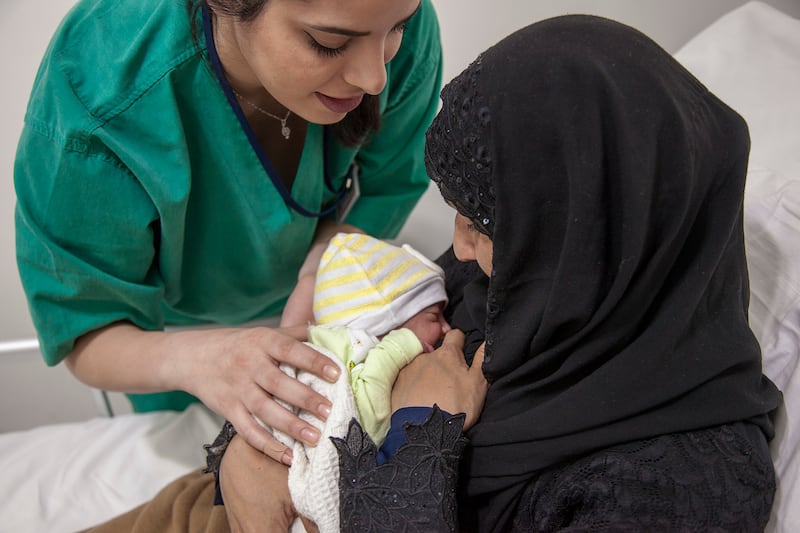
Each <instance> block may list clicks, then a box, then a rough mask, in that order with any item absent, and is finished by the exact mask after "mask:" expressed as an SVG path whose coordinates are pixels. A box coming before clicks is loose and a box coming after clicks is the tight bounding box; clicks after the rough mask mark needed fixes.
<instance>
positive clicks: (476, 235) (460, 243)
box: [453, 213, 494, 276]
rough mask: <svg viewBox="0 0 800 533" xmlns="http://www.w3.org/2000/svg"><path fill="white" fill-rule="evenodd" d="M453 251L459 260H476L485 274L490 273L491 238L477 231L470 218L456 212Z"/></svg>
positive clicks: (492, 251) (492, 250)
mask: <svg viewBox="0 0 800 533" xmlns="http://www.w3.org/2000/svg"><path fill="white" fill-rule="evenodd" d="M453 252H455V254H456V258H458V260H459V261H462V262H465V263H466V262H467V261H477V262H478V266H479V267H481V270H483V272H484V273H485V274H486V275H487V276H491V275H492V255H493V253H494V245H493V244H492V239H490V238H489V237H488V236H487V235H486V234H484V233H481V232H480V231H478V230H477V229H476V228H475V224H473V222H472V221H471V220H470V219H468V218H467V217H465V216H463V215H460V214H458V213H456V220H455V222H454V224H453Z"/></svg>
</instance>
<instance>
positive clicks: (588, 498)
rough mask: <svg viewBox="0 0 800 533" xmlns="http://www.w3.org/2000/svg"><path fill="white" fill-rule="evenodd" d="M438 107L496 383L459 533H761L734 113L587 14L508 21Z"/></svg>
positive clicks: (458, 247)
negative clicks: (476, 269)
mask: <svg viewBox="0 0 800 533" xmlns="http://www.w3.org/2000/svg"><path fill="white" fill-rule="evenodd" d="M442 99H443V107H442V110H441V112H440V113H439V115H438V117H437V118H436V119H435V120H434V123H433V125H432V126H431V128H430V129H429V132H428V142H427V146H426V158H427V161H426V163H427V167H428V173H429V175H430V176H431V178H432V179H433V181H435V182H436V184H437V185H438V186H439V188H440V190H441V193H442V195H443V197H444V198H445V200H447V201H448V203H450V204H451V205H452V206H453V207H455V209H456V210H457V211H458V216H457V218H456V231H455V237H454V250H455V255H456V256H458V258H459V259H461V260H473V259H478V260H479V261H478V263H479V264H480V266H482V267H483V270H484V271H485V273H486V275H483V274H482V273H481V275H480V276H478V277H477V278H476V279H475V280H474V281H472V282H471V283H469V284H466V285H465V286H463V287H458V290H457V291H456V292H454V294H453V296H454V298H453V300H454V302H456V305H455V307H454V308H453V317H452V324H453V326H454V327H458V328H461V329H463V330H465V332H466V333H467V340H468V342H467V346H466V348H465V352H467V356H468V359H469V356H470V352H472V351H474V350H475V347H477V346H479V345H480V344H481V342H484V341H485V345H484V346H485V360H484V362H483V371H484V374H485V376H486V379H487V380H488V381H489V383H490V387H489V391H488V396H487V397H486V401H485V406H484V409H483V412H482V414H481V417H480V420H479V422H478V423H477V424H476V425H475V426H474V427H472V428H471V429H470V430H469V431H468V432H467V437H468V438H469V442H470V445H469V447H468V448H467V452H466V453H465V457H464V459H463V461H462V467H463V468H462V472H461V479H460V480H459V485H460V487H461V490H460V498H459V501H458V505H459V514H460V517H461V520H460V527H461V529H467V530H471V529H474V530H476V531H480V532H486V531H509V530H520V531H551V530H560V529H569V528H574V529H581V528H585V529H586V530H591V531H600V530H628V529H629V530H637V531H643V530H647V531H653V530H670V531H673V530H713V529H736V530H740V531H741V530H746V531H753V530H759V529H763V527H764V526H765V524H766V522H767V520H768V518H769V512H770V507H771V505H772V499H773V494H774V490H775V481H774V472H773V467H772V463H771V460H770V455H769V449H768V446H767V440H768V439H769V438H771V437H772V434H773V428H772V423H771V419H770V413H771V412H772V411H773V410H774V409H775V408H776V407H777V406H778V405H779V403H780V401H781V395H780V392H779V391H778V390H777V389H776V387H775V386H774V385H773V384H772V383H771V382H770V381H769V380H768V379H767V378H766V377H765V376H764V375H763V374H762V369H761V354H760V348H759V346H758V343H757V341H756V339H755V337H754V335H753V333H752V332H751V330H750V328H749V325H748V317H747V312H748V300H749V286H748V277H747V267H746V262H745V250H744V238H743V227H742V213H743V211H742V195H743V189H744V180H745V174H746V170H747V160H748V152H749V136H748V130H747V126H746V124H745V122H744V120H743V119H742V118H741V117H740V116H739V115H738V114H737V113H735V112H734V111H733V110H731V109H730V108H729V107H728V106H726V105H725V104H724V103H723V102H721V101H720V100H718V99H717V98H716V97H715V96H714V95H713V94H711V93H710V92H709V91H708V90H707V89H706V88H705V87H704V86H703V85H702V84H701V83H700V82H699V81H698V80H697V79H695V78H694V77H693V76H692V75H691V74H690V73H689V72H687V71H686V70H685V69H684V68H683V67H682V66H681V65H680V64H679V63H678V62H677V61H675V60H674V59H673V58H672V57H671V56H670V55H669V54H667V53H666V52H665V51H664V50H662V49H661V48H660V47H658V45H656V44H655V43H654V42H653V41H651V40H650V39H649V38H647V37H646V36H644V35H642V34H641V33H639V32H638V31H636V30H634V29H632V28H629V27H627V26H624V25H621V24H619V23H615V22H613V21H610V20H607V19H603V18H598V17H592V16H565V17H558V18H554V19H550V20H546V21H543V22H540V23H537V24H533V25H531V26H529V27H527V28H524V29H522V30H520V31H518V32H516V33H514V34H512V35H511V36H509V37H508V38H506V39H504V40H503V41H501V42H500V43H498V44H497V45H495V46H494V47H493V48H491V49H489V50H488V51H486V52H485V53H484V54H482V56H481V57H480V58H479V59H478V60H476V61H475V62H474V63H473V64H472V65H471V66H470V67H469V68H467V69H466V70H465V71H464V72H463V73H462V74H461V75H459V76H458V77H457V78H455V79H454V80H453V81H452V82H450V83H449V84H448V85H447V87H446V88H445V89H444V91H443V92H442ZM487 250H488V252H487ZM487 253H488V256H489V265H488V267H487V265H486V256H487ZM450 258H451V259H452V252H451V255H450ZM481 260H482V261H481ZM443 261H444V262H445V263H447V257H444V258H443ZM450 266H452V263H450ZM453 272H454V270H453V269H449V272H448V274H452V273H453ZM458 273H459V275H457V276H454V275H451V276H450V281H451V282H453V281H454V280H455V278H458V279H459V280H462V279H463V277H464V276H463V275H462V274H464V272H463V270H461V271H459V272H458ZM420 361H421V362H422V361H424V358H422V359H420ZM420 364H421V363H420ZM413 367H414V365H412V366H411V367H409V368H413ZM403 383H407V384H408V382H407V381H405V382H404V381H402V380H401V381H399V382H398V386H403V385H402V384H403ZM408 386H412V385H410V384H408Z"/></svg>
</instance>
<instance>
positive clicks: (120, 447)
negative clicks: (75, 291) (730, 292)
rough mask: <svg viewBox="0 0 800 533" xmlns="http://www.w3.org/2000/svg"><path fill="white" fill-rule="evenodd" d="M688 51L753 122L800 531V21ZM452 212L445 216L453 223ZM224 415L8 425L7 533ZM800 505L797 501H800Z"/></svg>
mask: <svg viewBox="0 0 800 533" xmlns="http://www.w3.org/2000/svg"><path fill="white" fill-rule="evenodd" d="M676 56H677V57H678V59H679V60H680V61H681V62H683V63H684V64H685V65H686V66H687V67H688V68H689V69H690V70H692V71H693V72H694V73H695V74H696V75H697V76H698V78H700V79H701V80H702V81H703V82H704V83H705V84H706V85H707V86H708V87H709V88H710V89H711V90H712V91H713V92H715V93H716V94H717V95H719V96H720V97H721V98H722V99H723V100H724V101H726V102H727V103H729V104H730V105H731V106H732V107H734V108H735V109H737V110H738V111H739V112H740V113H742V115H743V116H744V117H745V118H746V119H747V121H748V123H749V125H750V130H751V136H752V142H753V149H752V153H751V164H750V172H749V177H748V185H747V197H746V200H745V225H746V227H745V229H746V236H747V246H748V254H749V257H748V262H749V267H750V275H751V289H752V303H751V321H752V325H753V329H754V331H755V332H756V335H757V336H758V337H759V340H760V341H761V344H762V347H763V350H764V358H765V371H766V372H767V374H768V375H769V376H770V377H772V378H773V380H774V381H775V382H776V383H777V384H778V386H779V387H780V388H781V389H782V390H783V392H784V400H785V405H784V408H783V409H782V410H781V412H780V415H779V418H778V424H777V436H776V439H775V440H774V441H773V443H772V451H773V455H774V457H775V464H776V471H777V473H778V493H777V499H776V503H775V507H774V509H773V516H772V519H771V520H770V524H769V526H768V528H767V529H768V531H770V532H781V533H789V532H795V531H800V509H797V507H798V505H797V502H800V453H798V451H797V450H798V441H799V440H800V420H797V418H798V413H800V370H798V360H800V21H798V20H797V19H794V18H791V17H788V16H786V15H784V14H782V13H780V12H779V11H777V10H775V9H774V8H771V7H770V6H768V5H766V4H763V3H760V2H751V3H748V4H745V5H744V6H742V7H740V8H738V9H736V10H735V11H733V12H731V13H729V14H727V15H726V16H724V17H722V18H720V19H719V20H718V21H716V22H715V23H714V24H712V25H711V26H710V27H709V28H707V29H705V30H704V31H702V32H701V33H700V34H698V36H696V37H695V38H694V39H692V40H691V41H690V42H689V43H687V44H686V46H684V47H683V48H682V49H681V50H680V51H679V52H678V53H677V54H676ZM450 218H451V213H450V212H449V211H446V212H443V213H442V219H441V220H442V224H449V223H450ZM220 425H221V420H219V418H218V417H217V416H216V415H213V414H212V413H210V412H209V411H208V410H207V409H205V408H203V407H201V406H193V407H190V408H189V409H188V410H186V411H185V412H183V413H175V412H163V413H153V414H146V415H124V416H120V417H116V418H113V419H107V418H97V419H94V420H90V421H87V422H80V423H72V424H61V425H52V426H44V427H40V428H36V429H33V430H29V431H21V432H15V433H6V434H0V450H2V452H0V472H1V473H2V474H0V494H2V498H1V499H0V517H2V520H0V532H6V531H8V532H14V533H19V532H23V533H25V532H44V531H46V532H53V533H58V532H71V531H75V530H78V529H81V528H84V527H88V526H91V525H93V524H96V523H98V522H100V521H103V520H105V519H107V518H110V517H113V516H116V515H118V514H120V513H122V512H124V511H126V510H128V509H130V508H132V507H134V506H136V505H138V504H139V503H141V502H143V501H145V500H147V499H149V498H150V497H152V496H153V495H154V494H155V493H156V492H157V491H158V490H159V489H160V488H161V487H162V486H163V485H165V484H166V483H168V482H169V481H171V480H172V479H175V478H176V477H178V476H180V475H182V474H183V473H185V472H188V471H190V470H192V469H195V468H199V467H201V466H202V465H203V464H204V453H203V450H202V448H201V444H203V443H206V442H210V441H211V440H213V438H214V437H215V436H216V434H217V432H218V430H219V427H220ZM792 503H794V505H792Z"/></svg>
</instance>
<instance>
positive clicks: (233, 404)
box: [14, 0, 442, 463]
mask: <svg viewBox="0 0 800 533" xmlns="http://www.w3.org/2000/svg"><path fill="white" fill-rule="evenodd" d="M441 66H442V64H441V48H440V40H439V29H438V24H437V21H436V16H435V13H434V11H433V8H432V6H431V3H430V0H358V1H356V0H310V1H304V2H298V1H296V0H207V1H205V2H201V1H200V0H192V1H190V2H188V3H187V2H177V1H170V2H162V1H160V0H124V1H119V0H81V1H79V2H78V3H77V4H76V5H75V7H74V8H73V9H72V10H71V11H70V13H69V14H68V15H67V17H66V18H65V19H64V21H63V22H62V24H61V26H60V28H59V29H58V31H57V32H56V34H55V36H54V37H53V39H52V42H51V43H50V46H49V48H48V50H47V52H46V54H45V56H44V59H43V61H42V64H41V67H40V69H39V71H38V75H37V77H36V80H35V83H34V85H33V90H32V93H31V97H30V102H29V105H28V110H27V114H26V117H25V125H24V129H23V132H22V136H21V139H20V142H19V147H18V153H17V159H16V163H15V170H14V179H15V187H16V193H17V199H18V202H17V208H16V238H17V259H18V265H19V271H20V275H21V278H22V283H23V287H24V289H25V292H26V295H27V298H28V303H29V306H30V311H31V314H32V317H33V321H34V324H35V326H36V329H37V331H38V336H39V341H40V344H41V350H42V353H43V356H44V359H45V361H46V363H47V364H48V365H56V364H58V363H60V362H61V361H64V363H65V364H66V365H67V367H68V368H69V369H70V370H71V371H72V373H73V374H74V375H75V376H76V377H77V378H78V379H79V380H80V381H82V382H84V383H86V384H87V385H90V386H93V387H97V388H101V389H106V390H112V391H122V392H126V393H129V397H130V399H131V402H132V404H133V407H134V409H135V410H136V411H148V410H156V409H182V408H185V407H186V406H187V405H188V404H189V403H191V402H193V401H197V399H199V400H200V401H202V402H203V403H205V404H206V405H207V406H209V407H210V408H211V409H213V410H214V411H215V412H217V413H218V414H220V415H221V416H223V417H225V418H227V419H229V420H230V421H231V422H232V423H233V424H234V426H235V427H236V429H237V430H238V432H239V434H240V435H241V436H242V437H243V438H244V440H245V441H246V442H247V443H248V444H249V445H250V446H252V447H254V448H255V449H256V450H260V451H262V452H263V453H265V454H267V455H268V456H270V457H271V458H273V459H276V460H278V461H282V462H284V463H288V462H290V460H291V454H290V452H289V450H288V449H286V448H285V446H283V445H281V444H279V443H278V442H277V441H276V440H274V439H273V438H272V436H271V435H270V433H268V432H267V431H265V430H264V429H263V428H261V427H260V426H259V425H258V424H257V423H256V422H255V420H254V418H253V416H252V415H256V416H257V417H258V418H259V419H261V420H263V421H264V422H265V423H266V424H268V425H270V426H272V427H275V428H277V429H279V430H281V431H284V432H285V433H287V434H289V435H291V436H292V437H294V438H295V439H299V440H302V441H304V442H307V443H310V444H314V443H315V442H316V441H317V439H318V436H319V434H318V432H317V430H316V429H314V427H313V426H311V425H309V424H307V423H305V422H302V421H301V420H300V419H299V418H297V417H295V416H294V415H292V414H290V412H289V411H287V410H286V409H284V408H282V407H280V406H279V405H278V403H277V402H276V401H275V400H274V398H280V399H282V400H285V401H286V402H287V403H289V404H292V405H294V406H297V407H301V408H303V409H306V410H310V411H312V412H314V413H317V414H318V415H319V416H320V417H322V418H324V417H325V416H326V414H327V413H328V412H329V408H330V403H329V402H328V401H327V400H326V399H325V398H323V397H322V396H320V395H319V394H316V393H314V392H313V391H311V389H309V388H307V387H306V386H304V385H302V384H300V383H299V382H297V381H295V380H293V379H290V378H288V377H287V376H285V375H284V374H283V373H282V372H281V371H280V370H279V368H278V365H279V364H280V363H288V364H290V365H293V366H296V367H298V368H301V369H305V370H308V371H310V372H313V373H314V374H316V375H318V376H320V377H324V378H327V379H329V380H334V379H335V378H336V376H337V373H338V370H337V369H336V366H335V365H334V364H333V363H332V362H330V361H329V360H328V359H327V358H325V357H323V356H322V355H320V354H318V353H317V352H315V351H314V350H312V349H310V348H308V347H306V346H304V345H303V344H302V342H300V340H301V339H303V338H304V335H305V327H302V328H299V329H287V328H284V329H275V328H268V327H254V326H253V327H242V326H243V325H248V326H250V324H249V323H251V322H252V321H255V320H258V319H263V318H265V317H270V316H275V315H277V314H279V313H280V312H281V310H282V309H283V307H284V305H285V303H286V302H287V299H288V298H289V297H290V295H291V293H292V290H293V287H294V286H295V284H296V282H297V279H298V275H299V274H303V275H307V274H313V271H314V269H315V268H316V267H315V265H316V264H317V263H318V260H319V256H320V255H321V253H322V251H323V250H324V248H325V246H326V244H327V240H328V239H329V237H330V236H332V235H334V234H335V233H336V232H338V231H363V232H366V233H369V234H371V235H374V236H376V237H379V238H391V237H393V236H395V235H396V234H397V233H398V231H399V230H400V228H401V227H402V225H403V223H404V222H405V220H406V218H407V216H408V214H409V212H410V211H411V209H412V208H413V207H414V205H415V203H416V202H417V200H418V199H419V197H420V195H421V194H422V193H423V192H424V190H425V188H426V187H427V184H428V179H427V176H426V174H425V168H424V163H423V143H424V133H425V130H426V128H427V126H428V124H429V123H430V121H431V119H432V117H433V115H434V113H435V111H436V107H437V104H438V92H439V88H440V82H441ZM305 300H306V299H303V298H294V299H292V306H291V309H292V311H291V312H292V317H291V320H288V319H287V322H288V321H291V322H296V321H297V317H302V316H306V315H309V316H310V313H311V301H310V300H309V301H305ZM194 324H214V325H219V326H218V327H213V328H207V327H205V328H202V329H199V328H194V329H193V328H191V327H181V328H178V329H175V328H172V329H170V328H169V326H176V325H177V326H191V325H194ZM221 325H225V326H221Z"/></svg>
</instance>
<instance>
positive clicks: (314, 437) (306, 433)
mask: <svg viewBox="0 0 800 533" xmlns="http://www.w3.org/2000/svg"><path fill="white" fill-rule="evenodd" d="M300 438H301V439H302V440H303V442H305V443H306V444H316V443H317V441H318V440H319V433H317V432H316V431H314V430H311V429H308V428H303V429H302V430H300Z"/></svg>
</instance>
